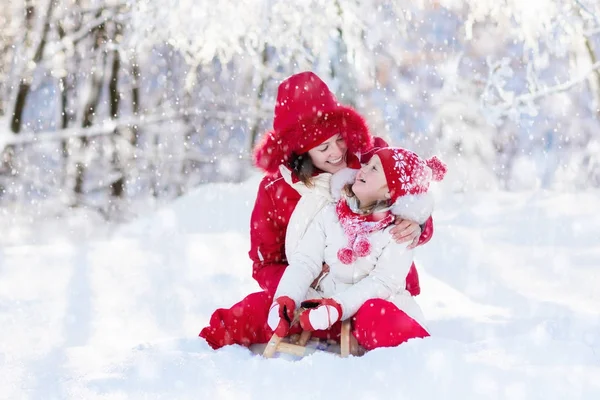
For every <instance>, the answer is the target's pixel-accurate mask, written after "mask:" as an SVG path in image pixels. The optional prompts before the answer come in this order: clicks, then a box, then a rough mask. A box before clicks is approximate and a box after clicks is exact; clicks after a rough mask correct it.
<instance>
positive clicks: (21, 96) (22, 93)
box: [10, 0, 56, 134]
mask: <svg viewBox="0 0 600 400" xmlns="http://www.w3.org/2000/svg"><path fill="white" fill-rule="evenodd" d="M55 3H56V0H49V1H48V8H47V10H46V14H45V15H46V20H45V21H44V28H43V29H42V34H41V36H40V39H39V43H38V45H37V48H36V49H35V53H34V55H33V58H32V61H33V63H32V64H31V65H33V66H32V67H31V66H29V65H27V66H26V67H25V74H24V75H25V76H23V77H21V82H20V83H19V89H18V92H17V98H16V101H15V107H14V112H13V116H12V119H11V122H10V129H11V131H12V132H13V133H15V134H18V133H19V132H20V131H21V127H22V123H23V120H22V118H23V112H24V111H25V104H26V102H27V96H29V92H30V90H31V81H32V79H33V72H34V69H35V65H36V64H38V63H39V62H40V61H41V60H42V57H43V55H44V49H45V47H46V43H47V37H48V31H49V30H50V21H51V19H52V12H53V10H54V6H55ZM26 10H27V18H28V19H29V18H33V13H34V11H33V5H31V4H30V5H28V6H27V8H26Z"/></svg>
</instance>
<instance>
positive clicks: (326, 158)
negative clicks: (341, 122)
mask: <svg viewBox="0 0 600 400" xmlns="http://www.w3.org/2000/svg"><path fill="white" fill-rule="evenodd" d="M347 150H348V147H347V146H346V142H345V141H344V139H343V138H342V135H341V134H337V135H333V136H332V137H330V138H329V139H327V140H326V141H324V142H323V143H321V144H320V145H318V146H316V147H313V148H312V149H310V150H309V151H308V155H309V157H310V159H311V161H312V163H313V164H314V166H315V167H317V168H319V169H320V170H322V171H325V172H329V173H331V174H335V173H336V172H338V171H339V170H341V169H343V168H346V166H347V164H346V151H347Z"/></svg>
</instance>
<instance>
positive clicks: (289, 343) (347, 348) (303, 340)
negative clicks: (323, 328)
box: [253, 319, 365, 358]
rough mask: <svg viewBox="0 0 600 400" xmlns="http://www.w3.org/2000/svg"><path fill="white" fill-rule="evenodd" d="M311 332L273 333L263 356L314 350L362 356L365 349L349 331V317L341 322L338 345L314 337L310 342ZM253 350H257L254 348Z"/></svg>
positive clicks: (311, 351)
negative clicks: (290, 335) (326, 343)
mask: <svg viewBox="0 0 600 400" xmlns="http://www.w3.org/2000/svg"><path fill="white" fill-rule="evenodd" d="M310 335H311V333H310V332H308V331H303V332H302V333H301V334H300V335H295V336H299V337H289V338H281V337H279V336H277V335H275V334H273V336H272V337H271V340H269V342H268V343H267V344H266V346H265V347H264V350H263V352H262V355H263V357H265V358H271V357H273V356H274V355H275V354H276V353H283V354H289V355H292V356H296V357H300V358H303V357H306V356H308V355H310V354H313V353H315V352H325V353H331V354H335V355H337V356H340V357H348V356H349V355H353V356H362V355H363V354H364V353H365V350H364V349H362V348H361V347H360V346H359V345H358V342H357V341H356V338H355V337H354V335H352V334H351V333H350V319H347V320H345V321H343V322H342V330H341V334H340V344H339V346H337V347H336V346H335V345H331V344H330V345H328V346H325V347H323V346H320V345H319V344H320V343H321V342H320V341H319V340H318V339H314V341H312V343H311V338H310ZM253 351H255V352H256V351H257V349H256V348H255V349H254V350H253Z"/></svg>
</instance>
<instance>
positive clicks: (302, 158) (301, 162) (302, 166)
mask: <svg viewBox="0 0 600 400" xmlns="http://www.w3.org/2000/svg"><path fill="white" fill-rule="evenodd" d="M288 166H289V167H290V169H291V170H292V174H294V175H295V176H296V178H298V179H299V180H300V181H301V182H302V183H304V184H305V185H306V186H308V187H311V186H312V176H313V174H314V172H315V170H316V167H315V165H314V164H313V162H312V160H311V158H310V156H309V155H308V153H305V154H296V153H292V156H291V157H290V162H289V165H288Z"/></svg>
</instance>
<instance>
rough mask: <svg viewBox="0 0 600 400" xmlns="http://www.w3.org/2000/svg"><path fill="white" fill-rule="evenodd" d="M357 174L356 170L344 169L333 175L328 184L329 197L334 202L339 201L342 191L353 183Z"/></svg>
mask: <svg viewBox="0 0 600 400" xmlns="http://www.w3.org/2000/svg"><path fill="white" fill-rule="evenodd" d="M356 174H358V170H357V169H352V168H344V169H341V170H339V171H338V172H336V173H335V174H333V176H332V177H331V182H330V191H331V197H333V199H334V200H336V201H337V200H339V199H340V198H341V197H342V189H343V188H344V186H346V184H348V183H354V179H355V178H356Z"/></svg>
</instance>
